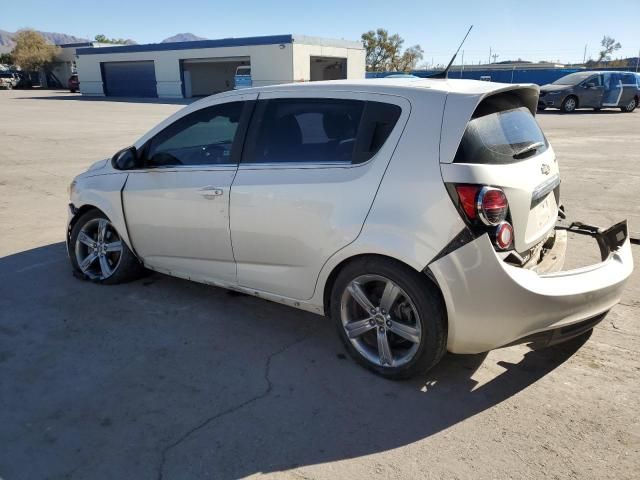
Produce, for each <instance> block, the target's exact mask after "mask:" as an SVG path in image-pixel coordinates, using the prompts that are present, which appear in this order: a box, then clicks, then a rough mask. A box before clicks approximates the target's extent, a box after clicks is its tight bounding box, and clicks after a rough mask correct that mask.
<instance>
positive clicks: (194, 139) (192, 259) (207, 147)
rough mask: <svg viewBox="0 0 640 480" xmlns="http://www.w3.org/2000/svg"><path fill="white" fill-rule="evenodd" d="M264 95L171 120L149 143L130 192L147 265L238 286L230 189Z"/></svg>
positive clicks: (135, 235) (126, 195) (132, 219)
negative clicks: (252, 115)
mask: <svg viewBox="0 0 640 480" xmlns="http://www.w3.org/2000/svg"><path fill="white" fill-rule="evenodd" d="M256 96H257V95H238V96H235V97H233V99H227V100H226V101H223V102H222V103H217V104H213V105H209V106H206V107H204V108H200V109H198V110H196V111H193V112H191V113H189V114H187V115H185V116H183V117H181V118H179V119H177V120H176V121H175V122H173V123H171V124H170V125H169V126H167V127H166V128H164V129H163V130H161V131H160V132H159V133H157V134H156V135H155V136H153V137H152V138H151V139H150V140H148V141H147V142H146V144H145V145H144V147H142V156H143V159H144V168H142V169H139V170H134V171H131V173H130V174H129V177H128V179H127V182H126V185H125V187H124V190H123V208H124V213H125V218H126V221H127V227H128V231H129V236H130V238H131V241H132V244H133V247H134V248H135V250H136V253H137V254H138V255H139V256H140V257H141V258H142V260H143V261H144V264H145V265H146V266H148V267H149V268H152V269H154V270H158V271H162V272H165V273H169V274H172V275H176V276H180V277H185V278H190V279H192V280H197V281H204V282H212V283H218V284H235V283H236V268H235V262H234V259H233V252H232V249H231V238H230V232H229V190H230V187H231V183H232V181H233V178H234V175H235V174H236V170H237V166H238V161H239V158H240V153H241V146H242V143H243V137H244V132H245V131H246V125H247V122H248V118H249V116H250V111H251V109H252V108H253V102H252V101H251V100H253V99H255V98H256Z"/></svg>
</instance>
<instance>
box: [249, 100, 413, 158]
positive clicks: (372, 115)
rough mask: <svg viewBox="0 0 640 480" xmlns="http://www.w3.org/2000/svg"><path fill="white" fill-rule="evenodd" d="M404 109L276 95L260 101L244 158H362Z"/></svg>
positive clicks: (383, 137) (376, 145) (368, 155)
mask: <svg viewBox="0 0 640 480" xmlns="http://www.w3.org/2000/svg"><path fill="white" fill-rule="evenodd" d="M400 112H401V109H400V107H398V106H396V105H391V104H384V103H378V102H364V101H360V100H340V99H276V100H269V101H262V102H259V103H258V107H257V109H256V114H255V117H256V119H257V120H256V122H254V124H253V125H252V128H251V130H252V133H251V136H250V139H249V141H248V142H247V144H248V145H250V146H251V148H249V150H248V151H247V153H246V155H245V157H244V159H243V161H245V162H258V163H283V162H307V163H360V162H363V161H366V160H368V159H369V158H371V157H372V156H373V155H374V154H375V153H376V152H377V151H378V150H379V148H380V147H381V146H382V144H383V143H384V142H385V140H386V139H387V137H388V136H389V134H390V133H391V131H392V130H393V127H394V125H395V124H396V122H397V120H398V117H399V116H400Z"/></svg>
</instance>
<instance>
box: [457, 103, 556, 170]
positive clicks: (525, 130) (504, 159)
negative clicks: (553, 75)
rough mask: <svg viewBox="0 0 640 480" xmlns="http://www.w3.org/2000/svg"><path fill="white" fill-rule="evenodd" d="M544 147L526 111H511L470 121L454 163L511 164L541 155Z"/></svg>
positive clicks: (545, 147)
mask: <svg viewBox="0 0 640 480" xmlns="http://www.w3.org/2000/svg"><path fill="white" fill-rule="evenodd" d="M532 146H534V147H535V148H531V147H532ZM547 147H548V144H547V141H546V139H545V137H544V134H543V133H542V130H540V127H539V126H538V123H537V122H536V120H535V118H534V117H533V115H531V112H530V111H529V109H527V108H526V107H519V108H511V109H509V110H502V111H498V112H494V113H490V114H488V115H483V116H480V117H476V118H473V119H472V120H471V121H470V122H469V124H468V125H467V128H466V130H465V132H464V135H463V137H462V142H461V143H460V146H459V147H458V152H457V153H456V157H455V160H454V161H455V162H459V163H484V164H489V163H492V164H497V163H512V162H516V161H518V160H521V159H525V158H529V157H531V156H533V155H536V154H538V153H541V152H543V151H544V150H546V149H547Z"/></svg>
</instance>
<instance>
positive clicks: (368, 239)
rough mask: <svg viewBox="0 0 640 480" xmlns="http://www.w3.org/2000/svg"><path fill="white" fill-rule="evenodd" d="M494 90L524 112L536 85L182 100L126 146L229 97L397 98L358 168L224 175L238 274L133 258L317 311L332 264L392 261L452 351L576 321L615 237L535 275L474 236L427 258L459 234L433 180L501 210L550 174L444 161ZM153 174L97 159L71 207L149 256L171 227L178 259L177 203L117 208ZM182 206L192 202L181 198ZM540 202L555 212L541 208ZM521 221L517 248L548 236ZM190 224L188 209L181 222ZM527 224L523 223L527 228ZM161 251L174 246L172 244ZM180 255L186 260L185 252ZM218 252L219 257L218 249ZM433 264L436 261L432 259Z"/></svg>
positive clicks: (599, 282) (609, 265)
mask: <svg viewBox="0 0 640 480" xmlns="http://www.w3.org/2000/svg"><path fill="white" fill-rule="evenodd" d="M505 91H512V92H514V93H515V94H517V95H519V96H520V97H521V98H522V99H523V101H524V103H525V105H526V106H527V107H528V108H529V109H530V110H531V112H532V113H533V114H535V109H536V104H537V96H538V88H537V87H536V86H533V85H505V84H497V83H491V82H476V81H467V80H422V79H417V80H414V79H380V80H366V81H362V80H361V81H332V82H314V83H310V84H295V85H291V84H289V85H282V86H275V87H274V86H272V87H262V88H257V89H245V90H241V91H235V92H228V93H225V94H222V95H216V96H213V97H208V98H206V99H203V100H201V101H198V102H195V103H193V104H191V105H189V106H188V107H185V108H184V109H182V110H181V111H179V112H177V113H176V114H174V115H172V116H171V117H169V118H168V119H166V120H165V121H164V122H161V123H160V124H159V125H158V126H156V127H155V128H153V129H152V130H151V131H150V132H149V133H147V134H146V135H144V136H143V137H142V138H141V139H140V140H139V141H137V142H136V144H135V146H136V147H138V148H139V147H141V146H142V145H144V144H145V142H146V141H147V140H148V139H150V138H151V137H153V136H154V135H155V134H156V133H158V132H159V131H161V130H162V129H163V128H165V127H166V126H167V125H169V124H171V123H173V122H174V121H176V120H177V119H179V118H181V117H182V116H184V115H187V114H189V113H191V112H193V111H195V110H197V109H200V108H203V107H207V106H209V105H213V104H216V103H222V102H227V101H233V100H236V99H241V100H242V99H255V98H278V97H281V96H282V97H302V96H308V97H315V96H319V97H338V98H364V99H366V98H370V99H380V98H388V99H394V100H392V102H395V103H398V104H400V105H401V106H402V108H403V113H402V117H401V119H400V121H399V122H398V124H397V125H396V128H395V130H394V131H393V132H392V134H391V136H390V138H389V139H388V141H387V142H386V143H385V144H384V146H383V148H382V149H381V150H380V151H379V152H378V154H376V156H374V158H372V159H371V160H369V161H368V162H367V163H365V164H362V165H354V166H351V165H342V166H327V165H313V164H312V165H310V164H305V165H299V166H292V165H288V166H286V167H283V166H282V165H273V166H265V165H261V166H259V167H258V166H255V165H254V166H252V165H250V164H241V165H240V166H239V167H238V169H237V173H235V171H234V173H235V178H234V179H233V180H232V182H233V183H232V184H231V189H230V192H231V193H230V194H229V193H228V192H226V194H225V200H226V201H227V203H228V204H229V208H228V210H227V211H226V212H225V211H219V212H218V213H219V214H220V217H219V218H227V219H228V220H229V222H230V234H231V239H232V243H233V244H234V247H235V246H236V242H237V248H238V253H239V254H240V259H239V261H238V262H237V263H236V265H237V266H238V271H239V273H240V275H239V276H234V275H233V274H230V275H226V274H216V273H215V272H214V271H213V270H210V269H207V268H206V267H204V266H203V265H204V264H200V265H197V263H199V262H197V260H196V259H191V260H190V261H178V262H175V261H174V263H173V264H171V265H170V264H169V263H168V262H166V261H163V260H162V259H159V258H158V256H156V257H155V258H153V257H154V256H153V255H152V256H150V257H148V258H145V252H144V249H142V250H141V252H142V254H141V252H137V253H138V255H139V256H140V258H141V260H142V261H143V263H145V265H146V266H148V267H150V268H152V269H155V270H158V271H162V272H164V273H169V274H171V275H175V276H179V277H183V278H189V279H192V280H197V281H201V282H204V283H208V284H212V285H218V286H222V287H225V288H231V289H235V290H239V291H243V292H246V293H249V294H252V295H256V296H260V297H262V298H266V299H268V300H273V301H276V302H280V303H284V304H287V305H291V306H294V307H296V308H301V309H304V310H308V311H311V312H315V313H319V314H323V313H326V312H325V311H324V297H325V289H326V285H327V282H328V280H329V278H330V276H331V273H332V272H333V271H334V269H335V268H337V267H338V266H339V265H340V264H341V263H342V262H344V261H345V260H348V259H350V258H353V257H355V256H358V255H366V254H378V255H385V256H388V257H392V258H395V259H397V260H399V261H401V262H403V263H405V264H406V265H408V266H410V267H411V268H413V269H415V270H417V271H423V270H424V271H427V270H428V271H430V272H431V274H432V276H433V278H435V280H436V281H437V283H438V284H439V286H440V288H441V290H442V292H443V297H444V299H445V303H446V307H447V312H448V319H449V345H448V346H449V349H450V350H451V351H454V352H457V353H476V352H479V351H484V350H488V349H491V348H495V347H499V346H501V345H504V344H506V343H509V342H510V341H513V340H516V339H517V338H519V336H522V335H526V334H529V333H532V332H536V331H542V330H545V329H551V328H554V327H555V326H557V325H564V324H569V323H572V322H577V321H580V320H581V319H585V318H589V317H590V316H592V315H594V314H597V313H600V312H602V311H604V310H606V309H608V308H610V307H611V306H612V305H614V304H615V303H616V302H617V301H618V300H619V298H620V294H621V291H622V288H623V284H624V281H625V279H626V278H627V277H628V276H629V274H630V272H631V269H632V268H633V266H632V260H631V253H630V247H629V246H628V241H627V243H626V244H625V245H624V246H623V247H622V248H621V249H619V250H618V251H616V252H614V253H613V254H612V256H611V257H610V258H609V259H607V260H606V261H605V262H603V263H600V264H598V265H595V266H592V267H588V268H586V269H580V270H574V271H569V272H560V273H555V274H546V275H540V274H537V273H535V272H533V271H530V270H526V269H522V268H516V267H511V266H509V265H507V264H506V263H505V262H504V261H503V260H502V258H503V257H504V254H497V253H496V252H495V250H494V249H493V247H492V245H491V243H490V240H489V239H488V237H487V236H486V235H484V236H482V237H479V238H477V239H476V240H474V241H472V242H470V243H468V244H466V245H465V246H464V247H462V248H459V249H457V250H454V251H453V252H451V253H449V254H448V255H444V256H440V257H439V256H438V255H439V253H440V252H441V251H442V250H443V249H444V248H445V247H446V246H447V245H448V244H449V242H450V241H451V240H452V239H453V238H454V237H455V236H456V235H457V234H459V233H460V232H461V231H462V230H463V229H464V228H465V224H464V222H463V220H462V218H461V217H460V215H459V213H458V211H457V209H456V207H455V206H454V204H453V202H452V200H451V198H450V197H449V195H448V193H447V191H446V188H445V184H444V182H443V178H444V180H445V181H456V182H469V183H478V182H480V183H489V184H496V183H502V184H504V185H505V187H504V188H505V191H506V193H507V196H508V199H509V202H510V204H512V206H513V208H518V209H520V210H521V211H524V209H525V208H527V202H530V198H527V195H526V194H523V193H522V192H529V191H531V190H532V189H533V188H534V187H535V186H536V185H537V184H538V183H539V182H540V180H541V179H542V177H540V173H539V170H540V164H541V162H546V163H548V164H549V165H550V172H549V173H550V174H551V175H555V174H556V173H557V172H558V167H557V162H556V159H555V154H554V152H553V149H551V148H549V149H548V150H547V151H546V152H544V154H541V155H538V156H536V157H534V159H532V160H531V162H529V161H525V162H524V163H522V162H519V163H517V164H514V165H505V166H501V167H500V168H497V169H496V168H495V166H491V167H490V168H488V167H486V166H482V165H468V164H454V163H452V162H453V158H454V156H455V153H456V150H457V148H458V145H459V143H460V140H461V138H462V135H463V133H464V130H465V127H466V124H467V122H468V121H469V119H470V118H471V116H472V114H473V112H474V110H475V108H476V107H477V105H478V103H479V102H481V101H482V100H483V98H485V97H486V96H487V95H493V94H496V93H499V92H505ZM534 160H535V161H534ZM523 168H524V170H522V169H523ZM203 170H206V171H210V170H212V169H208V168H203ZM231 170H234V169H233V168H232V169H231ZM523 171H524V172H525V173H523ZM535 172H538V173H535ZM534 173H535V175H534ZM158 174H160V175H161V173H159V172H153V173H152V172H142V171H136V172H135V173H132V174H128V173H126V172H119V171H117V170H114V169H113V167H112V166H111V164H110V162H105V163H104V165H103V166H102V167H101V168H95V169H93V170H91V171H88V172H85V173H84V174H81V175H80V176H78V177H77V179H76V185H75V188H74V189H72V195H71V202H72V203H73V205H74V206H75V207H81V206H82V205H94V206H95V207H97V208H99V209H101V210H102V211H104V212H105V214H107V216H109V218H110V219H111V220H112V221H113V223H114V225H115V226H116V228H117V230H118V231H119V232H120V234H121V235H122V237H123V239H124V241H125V242H126V243H127V244H128V245H129V246H131V247H133V248H134V249H135V234H134V235H133V237H134V242H133V245H132V243H131V240H130V238H129V235H128V233H127V232H128V231H129V230H128V229H130V231H135V230H136V225H135V224H136V223H138V224H139V225H138V226H140V225H143V226H144V229H146V233H145V234H144V235H146V236H147V237H148V240H149V241H150V242H151V241H153V242H156V245H155V247H157V248H156V250H157V249H158V248H161V246H160V245H158V244H157V242H158V239H157V238H156V239H153V238H152V237H153V234H154V233H153V232H156V233H162V235H161V236H162V238H164V237H165V234H167V232H168V230H167V229H169V228H170V226H171V225H175V226H176V230H177V231H176V232H175V234H171V233H169V234H168V236H167V238H170V239H171V241H172V242H180V241H181V238H182V239H183V240H182V241H184V243H185V249H184V252H185V256H188V252H189V251H190V250H189V247H188V245H189V244H190V245H192V246H193V245H194V244H197V242H202V239H197V238H184V235H189V236H194V235H196V236H197V235H198V231H197V229H190V230H189V229H187V230H186V231H185V229H180V228H179V227H180V225H181V224H182V222H184V208H183V207H181V206H180V202H177V203H175V204H172V203H171V202H169V201H165V202H163V205H162V215H158V214H157V213H156V214H154V215H151V216H146V214H145V212H146V211H150V209H152V207H153V205H152V203H147V204H146V206H141V205H135V206H134V205H127V199H126V187H124V185H125V182H126V181H127V177H128V176H130V175H139V176H140V178H139V181H138V183H139V184H144V183H148V182H151V183H153V182H152V181H151V180H148V181H147V180H145V179H144V178H143V176H144V175H149V176H151V175H158ZM525 177H526V178H525ZM149 178H151V177H149ZM187 183H188V182H187ZM191 186H196V187H197V185H191ZM123 188H125V195H124V196H125V205H124V211H125V213H126V212H127V211H129V210H132V209H133V210H137V213H136V215H132V218H128V217H127V216H126V215H123V207H122V204H121V193H120V192H121V190H122V189H123ZM234 188H235V189H236V190H234ZM183 193H184V192H183ZM183 193H180V192H177V191H170V190H167V191H166V192H165V194H164V195H165V196H166V197H167V198H170V197H171V196H172V195H173V196H177V198H183V199H184V198H186V197H184V195H183ZM181 195H183V197H180V196H181ZM351 197H355V198H351ZM350 200H351V201H350ZM131 201H134V199H133V198H132V199H131ZM189 201H190V202H193V201H195V200H194V199H193V198H191V197H190V198H189ZM203 202H206V200H203ZM512 202H513V203H512ZM549 202H551V200H549ZM213 203H214V202H210V203H208V204H207V203H205V204H203V205H212V204H213ZM547 206H548V207H549V206H550V208H551V209H555V208H557V205H555V203H550V204H547ZM218 207H219V208H222V206H220V205H219V206H218ZM203 208H204V209H203V210H199V212H200V213H198V215H202V216H206V208H209V207H206V206H205V207H203ZM210 208H214V207H210ZM532 216H533V217H534V218H533V219H527V218H528V217H526V216H523V218H525V220H526V221H525V220H523V222H524V223H517V224H516V225H515V227H516V231H517V232H522V233H517V235H519V237H517V238H516V245H517V246H518V247H526V246H527V245H531V244H535V243H536V242H537V241H539V240H540V239H541V238H542V237H543V236H544V235H546V234H548V233H550V232H551V231H552V230H553V223H554V220H555V219H554V218H552V217H553V216H552V217H548V216H546V215H543V214H541V215H540V216H537V215H532ZM125 218H126V221H125ZM195 220H197V215H196V217H194V218H192V219H191V222H192V223H193V221H195ZM130 221H132V222H134V225H131V223H130ZM518 221H520V220H518ZM532 221H533V222H534V223H535V225H534V227H535V228H534V227H531V226H529V223H530V222H532ZM144 229H143V230H144ZM163 232H164V233H163ZM279 238H280V239H282V240H284V242H283V244H282V245H278V243H277V241H278V239H279ZM265 247H267V248H265ZM174 250H175V251H180V245H179V244H178V245H177V246H176V248H174ZM191 252H192V256H193V249H191ZM225 258H226V259H227V260H228V256H226V257H225ZM435 258H437V261H433V260H434V259H435ZM227 263H228V262H227ZM212 265H213V264H212ZM230 272H231V270H228V271H227V273H230ZM487 279H491V281H490V282H489V281H487ZM489 289H490V290H491V292H489ZM489 293H492V295H489ZM496 295H498V296H496Z"/></svg>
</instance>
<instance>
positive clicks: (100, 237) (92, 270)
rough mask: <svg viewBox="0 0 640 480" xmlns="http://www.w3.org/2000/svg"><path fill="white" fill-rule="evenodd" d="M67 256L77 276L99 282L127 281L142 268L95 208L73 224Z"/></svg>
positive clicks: (103, 216) (138, 274)
mask: <svg viewBox="0 0 640 480" xmlns="http://www.w3.org/2000/svg"><path fill="white" fill-rule="evenodd" d="M69 257H70V259H71V264H72V266H73V268H74V270H75V271H76V272H77V274H78V276H80V277H82V278H84V279H86V280H92V281H94V282H99V283H108V284H115V283H122V282H127V281H129V280H134V279H136V278H138V277H139V276H140V274H141V273H142V272H143V271H144V269H143V268H142V265H141V264H140V262H139V261H138V259H137V258H136V257H135V255H134V254H133V252H131V250H130V249H129V247H127V245H126V243H125V242H123V241H122V238H121V237H120V235H119V234H118V231H117V230H116V228H115V227H114V226H113V224H112V223H111V221H110V220H109V219H108V218H107V217H106V216H105V215H104V214H103V213H102V212H100V211H98V210H90V211H88V212H86V213H84V214H83V215H82V216H81V217H80V218H78V220H77V221H76V222H75V223H74V225H73V228H72V230H71V235H70V236H69Z"/></svg>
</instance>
